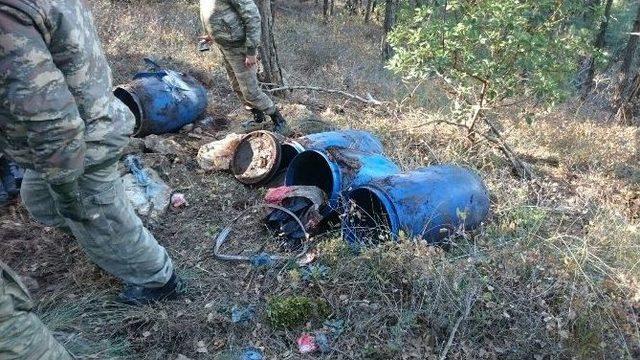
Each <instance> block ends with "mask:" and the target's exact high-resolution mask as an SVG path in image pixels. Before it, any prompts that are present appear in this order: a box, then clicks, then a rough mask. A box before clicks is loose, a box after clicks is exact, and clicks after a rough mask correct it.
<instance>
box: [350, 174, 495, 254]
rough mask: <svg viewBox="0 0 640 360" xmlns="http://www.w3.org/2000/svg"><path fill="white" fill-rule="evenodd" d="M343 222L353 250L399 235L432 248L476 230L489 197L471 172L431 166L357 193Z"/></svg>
mask: <svg viewBox="0 0 640 360" xmlns="http://www.w3.org/2000/svg"><path fill="white" fill-rule="evenodd" d="M348 200H349V206H347V208H346V209H345V214H344V215H345V216H344V217H343V220H342V232H343V237H344V238H345V240H347V242H349V243H350V244H352V245H361V244H370V243H378V242H381V241H384V240H387V239H394V240H396V239H397V238H398V235H399V234H400V232H401V231H402V232H404V233H405V234H406V235H408V236H409V237H412V238H422V239H425V240H427V241H428V242H429V243H434V242H438V241H440V240H442V239H444V238H445V237H447V236H449V235H451V234H452V233H453V232H454V231H455V230H456V229H459V228H462V227H463V228H464V229H474V228H476V227H477V226H478V225H480V223H481V222H482V221H483V220H484V219H485V218H486V216H487V214H488V212H489V195H488V193H487V189H486V187H485V185H484V184H483V182H482V180H481V179H480V178H479V177H478V176H477V175H476V174H475V173H474V172H472V171H471V170H469V169H466V168H462V167H459V166H452V165H437V166H430V167H426V168H422V169H418V170H415V171H410V172H407V173H402V174H395V175H391V176H387V177H384V178H378V179H375V180H373V181H371V182H369V183H367V184H366V185H363V186H360V187H357V188H354V189H353V190H352V191H350V192H349V195H348Z"/></svg>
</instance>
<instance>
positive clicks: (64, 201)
mask: <svg viewBox="0 0 640 360" xmlns="http://www.w3.org/2000/svg"><path fill="white" fill-rule="evenodd" d="M51 189H52V190H53V192H54V193H55V195H56V196H55V198H56V203H57V205H58V211H59V212H60V215H62V217H64V218H65V219H70V220H73V221H86V220H93V219H95V218H96V217H97V216H95V215H90V214H88V213H87V211H86V209H85V207H84V204H83V202H82V196H81V195H80V190H79V188H78V182H77V181H74V182H70V183H66V184H60V185H51Z"/></svg>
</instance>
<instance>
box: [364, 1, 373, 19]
mask: <svg viewBox="0 0 640 360" xmlns="http://www.w3.org/2000/svg"><path fill="white" fill-rule="evenodd" d="M366 6H367V8H366V9H365V10H364V22H365V23H368V22H369V20H371V10H373V0H367V2H366Z"/></svg>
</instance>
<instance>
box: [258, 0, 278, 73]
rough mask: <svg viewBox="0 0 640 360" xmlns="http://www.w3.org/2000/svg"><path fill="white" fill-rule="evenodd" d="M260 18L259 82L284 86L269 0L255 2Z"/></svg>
mask: <svg viewBox="0 0 640 360" xmlns="http://www.w3.org/2000/svg"><path fill="white" fill-rule="evenodd" d="M256 3H257V5H258V10H260V17H261V18H262V39H261V42H262V46H260V61H261V63H262V67H263V68H264V72H263V74H262V76H261V80H262V81H263V82H265V83H270V84H277V85H284V82H283V79H282V69H281V68H280V61H279V60H278V49H277V47H276V41H275V39H274V37H273V9H272V8H271V0H258V1H256Z"/></svg>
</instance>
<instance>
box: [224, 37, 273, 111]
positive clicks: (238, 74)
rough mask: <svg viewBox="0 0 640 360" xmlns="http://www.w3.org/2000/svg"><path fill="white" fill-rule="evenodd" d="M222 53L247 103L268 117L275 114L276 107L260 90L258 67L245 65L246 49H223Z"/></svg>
mask: <svg viewBox="0 0 640 360" xmlns="http://www.w3.org/2000/svg"><path fill="white" fill-rule="evenodd" d="M222 52H223V54H224V57H225V59H226V62H228V64H229V66H230V68H231V70H232V71H233V74H234V76H235V78H236V80H237V82H238V86H239V87H240V92H241V93H242V97H243V99H244V101H245V103H246V104H247V105H248V106H250V107H251V108H253V109H257V110H260V111H263V112H264V113H265V114H267V115H271V114H273V113H274V112H275V111H276V107H275V105H274V104H273V101H271V99H270V98H269V97H268V96H267V94H265V93H264V92H263V91H262V90H261V89H260V84H259V83H258V75H257V69H256V67H255V66H254V67H252V68H247V67H246V66H245V65H244V60H245V58H246V54H245V52H244V49H236V48H234V49H223V50H222Z"/></svg>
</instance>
